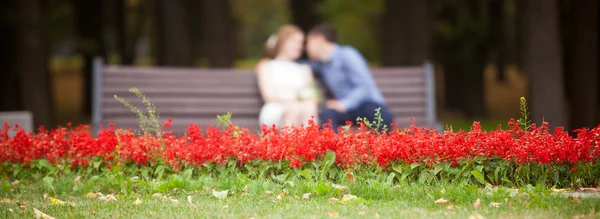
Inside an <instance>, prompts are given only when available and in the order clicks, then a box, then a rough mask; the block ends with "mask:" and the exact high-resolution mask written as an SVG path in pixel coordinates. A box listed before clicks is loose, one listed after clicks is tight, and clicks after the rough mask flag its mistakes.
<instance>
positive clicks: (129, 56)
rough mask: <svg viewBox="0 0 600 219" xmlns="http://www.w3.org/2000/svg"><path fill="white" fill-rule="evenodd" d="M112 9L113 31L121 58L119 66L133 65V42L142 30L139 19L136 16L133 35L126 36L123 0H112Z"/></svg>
mask: <svg viewBox="0 0 600 219" xmlns="http://www.w3.org/2000/svg"><path fill="white" fill-rule="evenodd" d="M112 3H113V5H112V6H113V9H114V11H115V14H114V16H115V22H114V24H115V25H114V26H115V30H116V33H117V47H118V50H119V55H120V56H121V65H133V64H134V62H135V54H134V48H135V41H136V40H138V37H139V33H140V32H141V29H142V23H141V22H140V20H141V18H140V17H139V15H138V16H136V18H137V19H136V22H135V24H134V25H132V26H133V30H134V33H132V34H128V31H127V24H128V22H127V21H128V19H127V17H128V16H127V14H128V11H127V7H126V5H125V1H124V0H113V1H112Z"/></svg>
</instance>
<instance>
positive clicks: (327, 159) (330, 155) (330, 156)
mask: <svg viewBox="0 0 600 219" xmlns="http://www.w3.org/2000/svg"><path fill="white" fill-rule="evenodd" d="M334 162H335V152H333V151H330V150H327V154H326V155H325V163H326V164H327V165H332V164H333V163H334Z"/></svg>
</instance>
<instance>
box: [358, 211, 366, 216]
mask: <svg viewBox="0 0 600 219" xmlns="http://www.w3.org/2000/svg"><path fill="white" fill-rule="evenodd" d="M366 213H367V212H364V211H359V212H358V215H360V216H363V215H365V214H366Z"/></svg>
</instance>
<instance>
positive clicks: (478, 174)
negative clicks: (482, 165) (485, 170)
mask: <svg viewBox="0 0 600 219" xmlns="http://www.w3.org/2000/svg"><path fill="white" fill-rule="evenodd" d="M471 174H473V176H474V177H475V179H477V181H479V182H480V183H481V184H484V185H485V178H484V177H483V174H481V172H479V171H477V170H472V171H471Z"/></svg>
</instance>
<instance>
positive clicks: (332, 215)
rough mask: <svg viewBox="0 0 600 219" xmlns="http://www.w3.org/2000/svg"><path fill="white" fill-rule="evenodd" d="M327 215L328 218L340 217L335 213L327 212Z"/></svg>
mask: <svg viewBox="0 0 600 219" xmlns="http://www.w3.org/2000/svg"><path fill="white" fill-rule="evenodd" d="M328 214H329V217H339V216H340V214H339V213H337V212H335V211H334V212H329V213H328Z"/></svg>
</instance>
